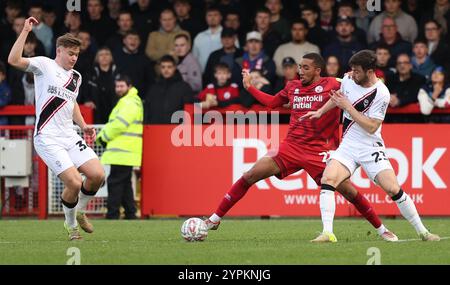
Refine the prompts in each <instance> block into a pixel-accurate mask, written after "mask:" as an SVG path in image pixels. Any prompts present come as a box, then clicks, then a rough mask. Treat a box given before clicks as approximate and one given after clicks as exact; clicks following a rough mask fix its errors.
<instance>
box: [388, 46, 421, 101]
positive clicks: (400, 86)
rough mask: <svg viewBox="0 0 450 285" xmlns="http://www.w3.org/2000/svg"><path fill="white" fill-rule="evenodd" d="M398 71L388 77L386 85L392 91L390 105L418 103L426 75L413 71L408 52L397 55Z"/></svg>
mask: <svg viewBox="0 0 450 285" xmlns="http://www.w3.org/2000/svg"><path fill="white" fill-rule="evenodd" d="M396 70H397V72H396V73H395V74H394V75H392V76H390V77H388V79H387V82H386V86H387V87H388V88H389V91H390V92H391V101H390V102H389V106H390V107H394V108H395V107H401V106H405V105H408V104H411V103H417V94H418V93H419V89H420V87H421V86H422V85H423V84H425V77H423V76H422V75H420V74H417V73H414V72H412V64H411V58H410V57H409V55H407V54H401V55H399V56H398V57H397V68H396Z"/></svg>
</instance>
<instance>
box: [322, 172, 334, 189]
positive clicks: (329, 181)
mask: <svg viewBox="0 0 450 285" xmlns="http://www.w3.org/2000/svg"><path fill="white" fill-rule="evenodd" d="M320 183H321V184H328V185H331V186H334V187H336V186H335V185H336V179H335V178H334V177H332V176H328V175H324V176H322V178H321V179H320Z"/></svg>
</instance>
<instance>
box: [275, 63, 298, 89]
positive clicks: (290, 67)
mask: <svg viewBox="0 0 450 285" xmlns="http://www.w3.org/2000/svg"><path fill="white" fill-rule="evenodd" d="M281 66H282V75H281V77H278V79H277V82H276V83H275V86H274V88H273V92H274V93H278V92H279V91H281V90H282V89H283V88H284V87H285V86H286V84H287V83H288V82H289V81H292V80H298V79H299V75H298V68H297V62H296V61H295V60H294V59H293V58H292V57H290V56H288V57H285V58H283V61H282V62H281Z"/></svg>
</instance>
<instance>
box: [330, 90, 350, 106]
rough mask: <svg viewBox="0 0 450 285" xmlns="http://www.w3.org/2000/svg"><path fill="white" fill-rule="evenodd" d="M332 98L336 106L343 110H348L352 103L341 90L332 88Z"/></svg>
mask: <svg viewBox="0 0 450 285" xmlns="http://www.w3.org/2000/svg"><path fill="white" fill-rule="evenodd" d="M330 100H332V101H333V103H334V104H336V106H338V107H339V108H340V109H342V110H347V108H349V107H350V106H351V105H352V104H351V103H350V101H349V100H348V99H347V97H345V96H344V94H342V92H341V91H340V90H331V91H330Z"/></svg>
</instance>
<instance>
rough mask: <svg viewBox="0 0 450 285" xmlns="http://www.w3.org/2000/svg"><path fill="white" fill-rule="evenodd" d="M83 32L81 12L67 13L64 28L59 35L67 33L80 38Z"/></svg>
mask: <svg viewBox="0 0 450 285" xmlns="http://www.w3.org/2000/svg"><path fill="white" fill-rule="evenodd" d="M80 31H81V15H80V13H79V12H76V11H71V12H67V13H66V16H65V18H64V26H63V27H62V29H61V31H60V32H59V35H63V34H65V33H71V34H72V35H74V36H78V33H79V32H80Z"/></svg>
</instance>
